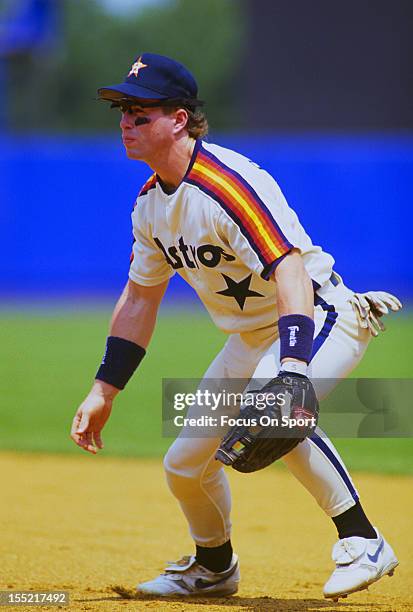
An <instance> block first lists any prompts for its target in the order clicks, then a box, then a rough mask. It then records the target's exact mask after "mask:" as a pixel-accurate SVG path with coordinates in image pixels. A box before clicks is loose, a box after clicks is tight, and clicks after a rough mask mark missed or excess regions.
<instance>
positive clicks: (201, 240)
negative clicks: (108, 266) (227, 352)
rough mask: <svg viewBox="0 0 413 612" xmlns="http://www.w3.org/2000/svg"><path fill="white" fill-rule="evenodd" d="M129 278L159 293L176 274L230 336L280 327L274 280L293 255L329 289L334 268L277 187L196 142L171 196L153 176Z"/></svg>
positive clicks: (251, 167)
mask: <svg viewBox="0 0 413 612" xmlns="http://www.w3.org/2000/svg"><path fill="white" fill-rule="evenodd" d="M132 222H133V233H134V238H135V242H134V245H133V253H132V262H131V267H130V271H129V277H130V279H131V280H132V281H134V282H135V283H138V284H141V285H145V286H152V285H157V284H159V283H161V282H163V281H165V280H167V279H168V278H170V277H171V276H172V275H173V274H174V273H175V272H178V273H179V274H180V275H181V276H182V277H183V278H184V279H185V280H186V281H187V282H188V283H189V284H190V285H191V286H192V287H193V288H194V289H195V291H196V292H197V294H198V295H199V297H200V299H201V300H202V302H203V303H204V305H205V307H206V308H207V310H208V312H209V313H210V315H211V317H212V319H213V321H214V322H215V324H216V325H217V326H218V327H219V328H220V329H222V330H223V331H225V332H227V333H239V332H246V331H251V330H254V329H259V328H262V327H266V326H268V325H271V324H272V323H275V322H276V321H277V318H278V315H277V308H276V285H275V281H274V277H273V274H272V272H273V271H274V269H275V267H276V266H277V264H278V263H279V262H280V261H281V260H282V258H283V257H284V256H285V255H286V254H287V253H288V252H289V251H290V250H291V249H292V248H297V249H299V251H300V252H301V255H302V257H303V262H304V265H305V267H306V269H307V272H308V274H309V276H310V278H311V279H312V280H313V281H315V282H316V283H317V284H318V285H320V286H323V285H324V284H326V283H327V282H328V280H329V278H330V276H331V273H332V266H333V264H334V260H333V258H332V257H331V255H329V254H328V253H325V252H324V251H323V250H322V249H321V248H320V247H319V246H315V245H313V243H312V242H311V239H310V238H309V236H308V235H307V234H306V232H305V231H304V228H303V227H302V225H301V223H300V222H299V220H298V217H297V215H296V213H295V212H294V211H293V210H292V209H291V208H290V207H289V206H288V204H287V202H286V200H285V198H284V196H283V194H282V192H281V190H280V188H279V186H278V185H277V183H276V182H275V180H274V179H273V178H272V177H271V176H270V175H269V174H268V173H267V172H265V171H264V170H263V169H262V168H260V167H259V166H257V165H256V164H254V163H252V162H251V161H250V160H249V159H247V158H246V157H244V156H243V155H240V154H238V153H235V152H234V151H231V150H229V149H225V148H223V147H220V146H217V145H213V144H209V143H205V142H202V141H197V142H196V145H195V148H194V152H193V155H192V159H191V162H190V165H189V168H188V171H187V173H186V175H185V177H184V179H183V180H182V182H181V184H180V185H179V186H178V188H177V189H176V190H175V191H174V192H173V193H172V194H168V193H165V191H164V190H163V188H162V185H161V184H160V182H159V180H158V179H157V177H156V175H153V176H152V177H151V178H150V179H149V180H148V181H147V182H146V183H145V185H144V186H143V188H142V189H141V191H140V193H139V195H138V197H137V200H136V205H135V208H134V210H133V213H132Z"/></svg>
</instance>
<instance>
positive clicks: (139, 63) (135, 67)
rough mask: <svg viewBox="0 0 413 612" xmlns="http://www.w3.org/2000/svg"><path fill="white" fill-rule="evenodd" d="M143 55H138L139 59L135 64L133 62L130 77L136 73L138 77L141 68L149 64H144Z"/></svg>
mask: <svg viewBox="0 0 413 612" xmlns="http://www.w3.org/2000/svg"><path fill="white" fill-rule="evenodd" d="M141 60H142V56H140V57H138V59H137V60H136V62H135V63H134V64H132V67H131V69H130V70H129V72H128V77H130V75H131V74H134V75H135V76H136V77H137V76H138V74H139V70H140V69H141V68H147V67H148V64H144V63H142V61H141Z"/></svg>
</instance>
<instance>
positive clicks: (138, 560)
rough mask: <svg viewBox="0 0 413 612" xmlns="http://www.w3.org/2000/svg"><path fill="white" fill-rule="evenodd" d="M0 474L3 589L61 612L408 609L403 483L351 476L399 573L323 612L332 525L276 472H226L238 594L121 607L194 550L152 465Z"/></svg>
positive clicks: (412, 577) (0, 458) (70, 461)
mask: <svg viewBox="0 0 413 612" xmlns="http://www.w3.org/2000/svg"><path fill="white" fill-rule="evenodd" d="M0 469H1V480H2V489H1V504H0V506H1V507H0V527H1V540H0V588H1V589H2V590H19V589H21V590H45V589H48V590H66V591H69V592H70V608H69V609H71V610H119V611H121V610H124V611H127V610H134V611H135V610H146V609H148V610H156V611H158V610H160V611H162V612H163V611H168V610H189V611H192V610H198V611H202V612H203V611H206V610H208V611H209V610H211V611H213V612H215V611H216V610H228V611H231V612H235V611H243V612H246V611H253V610H254V611H261V610H264V611H265V610H277V611H280V612H286V611H289V612H301V611H311V612H316V611H318V610H320V611H323V612H330V611H333V610H341V611H343V612H356V611H357V612H375V611H381V612H388V611H397V612H399V611H406V612H407V611H409V612H411V611H412V610H413V594H412V584H413V550H412V549H413V546H412V538H411V530H412V520H411V516H412V514H411V508H412V507H413V487H412V483H413V481H412V479H409V478H405V477H394V476H392V477H384V476H378V475H375V476H374V475H366V474H359V475H358V476H357V477H356V479H355V481H356V484H357V486H358V487H359V489H360V491H361V493H362V498H363V501H364V505H365V507H366V509H367V511H368V512H369V514H370V516H371V517H372V518H373V520H374V521H375V522H376V523H377V525H379V526H380V528H381V530H382V531H383V533H384V535H387V537H388V539H389V540H390V541H391V543H392V544H393V546H394V548H395V550H396V552H397V554H398V556H399V559H400V562H401V564H400V567H399V568H398V569H397V570H396V573H395V575H394V577H393V578H391V579H389V578H388V577H385V578H384V579H383V580H382V581H381V582H380V583H378V584H376V585H374V586H373V587H371V588H370V590H369V591H364V592H363V593H360V594H357V595H353V596H351V597H349V598H348V599H346V600H343V601H342V603H339V604H334V603H331V602H327V601H325V600H324V599H323V597H322V586H323V583H324V581H325V580H326V579H327V577H328V576H329V574H330V572H331V570H332V562H331V560H330V549H331V545H332V544H333V542H334V540H335V530H334V529H333V526H332V524H331V522H330V521H329V520H328V519H326V518H325V517H324V515H323V514H322V513H321V512H320V511H319V509H318V508H317V506H316V505H315V504H314V502H313V500H312V498H311V497H310V496H309V495H308V493H307V492H306V491H305V490H304V489H303V488H302V487H301V485H299V484H298V483H297V482H296V481H295V479H294V478H293V477H292V476H290V475H289V474H288V473H287V472H285V471H284V470H283V469H273V468H269V469H267V470H264V471H263V472H259V473H257V474H255V475H241V474H236V473H234V472H232V471H231V473H230V478H231V482H232V487H233V493H234V509H233V523H234V534H233V542H234V545H235V547H236V550H237V552H238V553H239V555H240V559H241V572H242V582H241V588H240V591H239V594H238V595H237V596H234V597H231V598H228V599H221V600H205V599H204V600H196V601H193V600H192V601H184V602H182V601H160V600H147V599H139V600H136V599H134V600H131V599H127V598H126V597H127V595H128V594H129V593H132V592H133V591H132V589H133V586H134V585H135V584H136V583H137V582H138V581H142V580H146V579H149V578H152V577H153V576H154V575H156V573H158V572H159V570H161V569H162V567H163V563H164V562H165V561H166V560H171V559H172V560H173V559H177V558H179V557H180V556H182V555H183V554H188V553H191V552H192V548H193V547H192V542H191V540H190V538H189V535H188V534H187V528H186V524H185V523H184V520H183V518H182V516H181V513H180V511H179V510H178V507H177V505H176V502H175V500H174V499H173V498H172V497H171V495H170V494H169V492H168V490H167V487H166V484H165V482H164V478H163V473H162V465H161V462H160V461H147V460H145V461H144V460H132V459H127V460H125V459H107V458H105V457H104V456H98V457H92V456H89V455H86V454H84V455H82V454H80V453H79V456H47V455H13V454H0ZM116 586H117V587H119V588H118V591H120V592H123V593H124V597H121V596H120V595H119V594H117V593H116V592H115V591H114V590H113V587H116ZM1 609H20V610H35V609H42V610H45V609H47V610H53V609H56V608H53V607H51V606H45V607H41V608H38V607H37V608H33V607H28V606H19V607H18V608H14V607H13V608H9V607H7V608H1V607H0V610H1ZM63 609H65V608H63ZM66 609H67V608H66Z"/></svg>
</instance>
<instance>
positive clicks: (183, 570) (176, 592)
mask: <svg viewBox="0 0 413 612" xmlns="http://www.w3.org/2000/svg"><path fill="white" fill-rule="evenodd" d="M239 580H240V572H239V564H238V557H237V555H235V554H233V555H232V561H231V565H230V566H229V568H228V569H227V570H225V572H220V573H217V574H216V573H214V572H211V571H210V570H207V569H206V568H205V567H203V566H202V565H199V563H197V561H196V558H195V556H194V555H192V556H187V557H182V559H180V560H179V561H177V562H176V563H169V564H168V565H167V567H166V568H165V573H164V574H161V575H160V576H158V577H157V578H155V580H149V581H148V582H142V583H141V584H138V586H137V587H136V589H137V591H138V593H144V594H147V595H160V596H162V597H173V596H181V597H187V596H192V597H194V596H196V597H224V596H225V595H233V594H234V593H236V592H237V591H238V583H239Z"/></svg>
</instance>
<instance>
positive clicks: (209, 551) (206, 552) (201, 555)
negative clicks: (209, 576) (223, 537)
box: [196, 540, 232, 573]
mask: <svg viewBox="0 0 413 612" xmlns="http://www.w3.org/2000/svg"><path fill="white" fill-rule="evenodd" d="M196 560H197V562H198V563H199V564H200V565H202V566H203V567H206V568H207V569H209V570H210V571H211V572H215V573H217V572H225V570H227V569H228V568H229V566H230V565H231V560H232V546H231V540H228V542H225V544H222V545H221V546H214V548H205V547H204V546H197V547H196Z"/></svg>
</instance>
